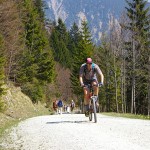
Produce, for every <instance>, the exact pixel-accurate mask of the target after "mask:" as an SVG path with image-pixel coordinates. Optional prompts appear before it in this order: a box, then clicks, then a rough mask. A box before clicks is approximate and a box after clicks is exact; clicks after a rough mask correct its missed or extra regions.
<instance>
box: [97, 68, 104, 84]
mask: <svg viewBox="0 0 150 150" xmlns="http://www.w3.org/2000/svg"><path fill="white" fill-rule="evenodd" d="M97 73H98V75H99V77H100V80H101V83H102V84H104V75H103V73H102V71H101V69H100V68H99V66H97Z"/></svg>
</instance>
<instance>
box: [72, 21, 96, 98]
mask: <svg viewBox="0 0 150 150" xmlns="http://www.w3.org/2000/svg"><path fill="white" fill-rule="evenodd" d="M79 39H80V36H79ZM76 45H77V49H76V51H75V53H74V59H73V61H74V62H73V65H72V74H71V78H70V79H71V84H72V89H73V92H74V94H77V95H78V96H82V95H83V94H81V93H82V90H81V88H79V87H80V83H79V69H80V66H81V64H82V63H84V62H85V59H86V58H87V57H92V56H93V51H94V46H93V43H92V38H91V34H90V31H89V28H88V24H87V22H86V21H82V26H81V40H79V42H78V44H76Z"/></svg>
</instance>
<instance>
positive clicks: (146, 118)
mask: <svg viewBox="0 0 150 150" xmlns="http://www.w3.org/2000/svg"><path fill="white" fill-rule="evenodd" d="M101 114H103V115H107V116H114V117H124V118H131V119H143V120H150V117H148V116H145V115H135V114H130V113H126V114H123V113H115V112H102V113H101Z"/></svg>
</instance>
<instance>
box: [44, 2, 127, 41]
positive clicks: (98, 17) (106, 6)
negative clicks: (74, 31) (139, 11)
mask: <svg viewBox="0 0 150 150" xmlns="http://www.w3.org/2000/svg"><path fill="white" fill-rule="evenodd" d="M43 1H44V3H45V6H46V7H45V9H44V11H45V14H46V18H47V19H50V20H52V21H56V22H57V20H58V18H59V17H60V18H61V19H62V20H63V21H64V23H65V24H66V26H67V28H68V29H69V28H70V27H71V26H72V24H73V23H74V22H76V23H77V25H78V26H79V27H80V26H81V20H83V19H86V20H87V21H88V25H89V28H90V31H91V34H92V37H93V41H94V42H95V43H97V44H98V43H99V42H100V37H101V34H102V32H103V31H108V30H109V28H110V26H111V21H112V16H114V18H115V21H116V23H117V22H118V21H117V20H118V19H119V17H120V15H121V14H122V13H123V11H125V5H126V2H125V0H43Z"/></svg>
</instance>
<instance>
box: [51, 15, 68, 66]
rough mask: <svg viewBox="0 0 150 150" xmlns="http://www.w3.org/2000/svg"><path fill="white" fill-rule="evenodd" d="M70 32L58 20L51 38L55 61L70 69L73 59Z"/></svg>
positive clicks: (60, 20)
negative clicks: (69, 46) (70, 49)
mask: <svg viewBox="0 0 150 150" xmlns="http://www.w3.org/2000/svg"><path fill="white" fill-rule="evenodd" d="M68 41H69V39H68V32H67V29H66V26H65V24H64V23H63V21H62V19H60V18H59V19H58V25H56V26H55V27H54V29H53V31H52V34H51V36H50V42H51V46H52V49H53V53H54V57H55V60H56V61H58V62H59V63H60V64H62V65H63V67H66V68H70V65H71V63H70V62H71V58H70V52H69V49H68V47H67V46H68Z"/></svg>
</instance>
